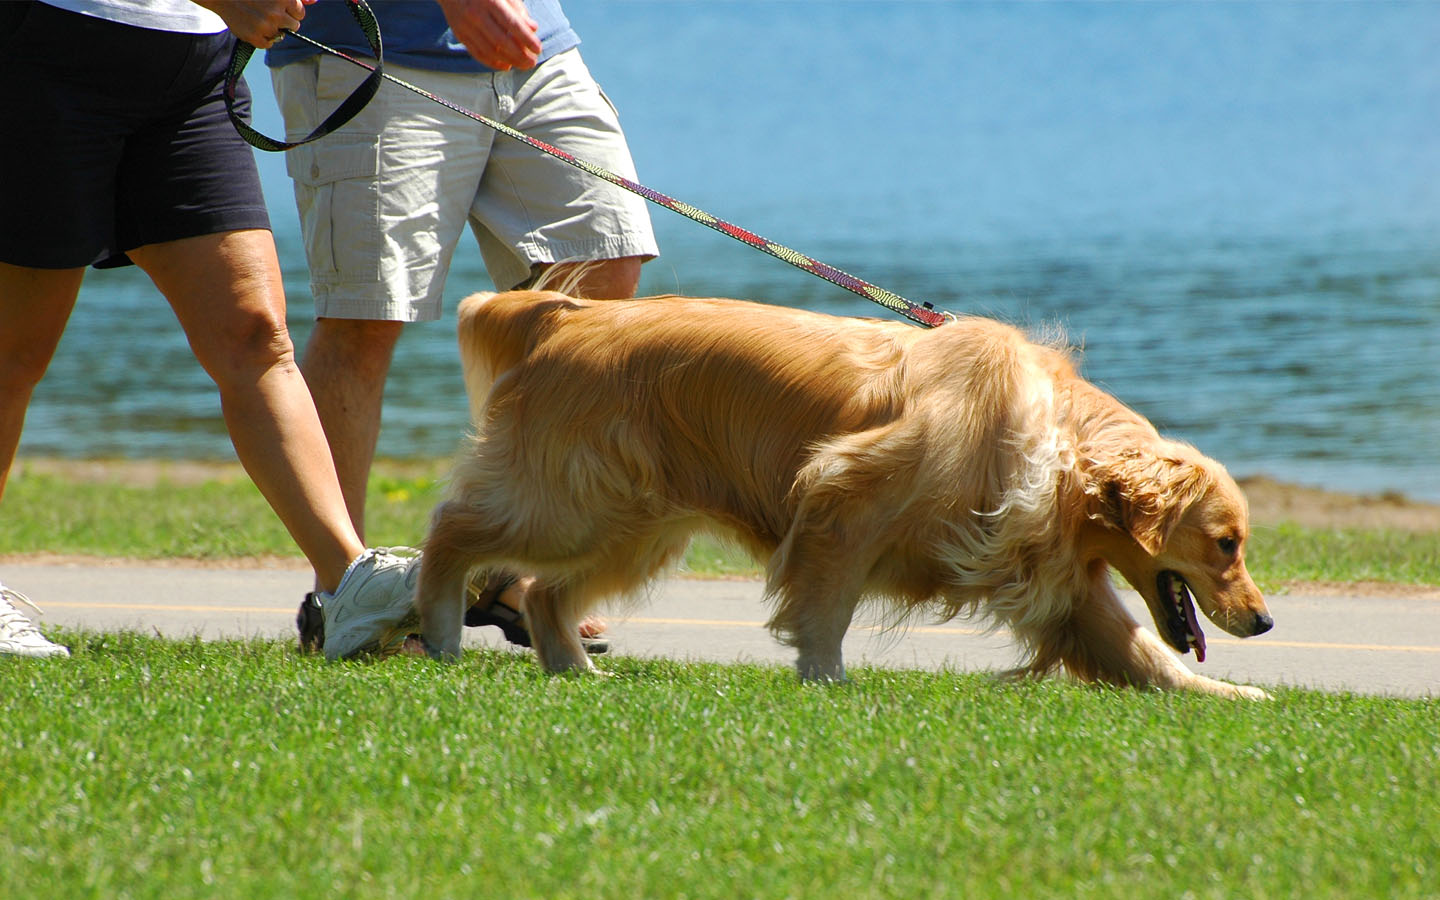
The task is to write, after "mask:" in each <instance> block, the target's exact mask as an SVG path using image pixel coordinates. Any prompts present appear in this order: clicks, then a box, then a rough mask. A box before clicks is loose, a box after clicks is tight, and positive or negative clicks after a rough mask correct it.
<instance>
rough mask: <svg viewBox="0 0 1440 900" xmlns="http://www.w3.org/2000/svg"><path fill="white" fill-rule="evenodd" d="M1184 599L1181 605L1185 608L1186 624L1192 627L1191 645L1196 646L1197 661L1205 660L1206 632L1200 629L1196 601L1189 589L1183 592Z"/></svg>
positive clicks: (1182, 597)
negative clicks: (1196, 616)
mask: <svg viewBox="0 0 1440 900" xmlns="http://www.w3.org/2000/svg"><path fill="white" fill-rule="evenodd" d="M1181 599H1182V600H1183V601H1184V602H1183V603H1181V604H1180V605H1181V606H1183V607H1184V608H1185V625H1186V627H1187V628H1189V629H1190V634H1191V636H1192V640H1191V643H1190V646H1191V647H1194V648H1195V661H1196V662H1202V663H1203V662H1204V661H1205V632H1203V631H1201V630H1200V622H1199V620H1198V619H1196V618H1195V603H1194V602H1193V601H1192V600H1191V599H1190V594H1189V592H1188V591H1186V592H1184V593H1182V594H1181Z"/></svg>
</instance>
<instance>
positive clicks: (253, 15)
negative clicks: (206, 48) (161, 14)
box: [194, 0, 315, 47]
mask: <svg viewBox="0 0 1440 900" xmlns="http://www.w3.org/2000/svg"><path fill="white" fill-rule="evenodd" d="M194 2H195V3H196V4H198V5H199V6H203V7H205V8H206V9H208V10H210V11H211V12H213V13H215V14H216V15H218V16H219V17H220V18H222V19H224V20H225V25H226V26H227V27H228V28H229V29H230V31H231V32H232V33H233V34H234V35H235V36H236V37H237V38H239V39H240V40H242V41H244V42H245V43H247V44H253V45H254V46H256V47H269V46H270V45H271V44H273V43H275V42H276V41H278V40H279V39H280V36H281V32H282V31H298V30H299V29H300V20H301V19H303V18H305V7H307V6H309V5H310V4H312V3H314V2H315V0H194Z"/></svg>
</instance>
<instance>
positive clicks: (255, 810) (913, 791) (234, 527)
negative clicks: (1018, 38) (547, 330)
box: [0, 463, 1440, 900]
mask: <svg viewBox="0 0 1440 900" xmlns="http://www.w3.org/2000/svg"><path fill="white" fill-rule="evenodd" d="M443 471H444V469H443V464H441V463H421V464H397V463H384V464H382V465H381V466H380V467H379V468H378V470H377V476H376V477H375V478H374V479H373V480H372V484H371V493H370V498H369V512H370V537H371V542H372V543H375V544H382V545H383V544H414V543H416V542H418V541H419V540H420V538H421V537H422V535H423V532H424V526H425V522H426V521H427V519H428V516H429V511H430V509H431V507H432V506H433V505H434V503H435V502H436V500H437V499H438V498H439V496H440V494H441V492H442V490H443V486H442V484H441V478H442V476H443ZM151 475H152V476H154V477H149V478H148V479H147V478H136V476H135V474H134V473H133V472H129V471H128V470H127V474H126V476H125V478H119V479H117V478H116V477H113V474H112V475H111V476H109V477H100V478H88V477H75V476H73V475H64V474H54V473H47V472H43V471H41V472H25V471H23V470H22V473H21V474H20V475H19V476H18V477H15V478H12V480H11V482H10V484H9V485H8V487H7V490H6V495H5V498H4V504H3V507H0V513H3V514H0V551H3V552H4V553H15V554H26V553H50V554H61V555H96V556H113V557H131V558H138V559H152V558H167V557H189V558H197V559H226V558H235V557H255V556H267V555H275V556H286V557H297V553H296V551H295V549H294V546H293V543H292V542H291V540H290V538H289V536H288V535H287V534H286V533H285V531H284V529H283V528H282V527H281V526H280V524H279V522H278V521H277V520H276V519H275V517H274V516H273V514H272V513H270V511H269V509H268V508H267V507H266V505H265V503H264V501H263V500H262V499H261V498H260V496H259V494H258V492H256V490H255V489H254V487H253V486H252V485H251V484H250V482H249V481H248V480H247V479H245V478H244V476H243V474H241V473H239V472H238V469H233V468H232V469H231V470H229V471H228V474H223V475H222V476H220V477H202V478H198V479H196V478H189V477H179V476H175V477H172V476H171V475H169V474H167V472H166V470H165V469H164V468H163V467H162V468H161V470H160V471H159V473H158V475H155V473H153V472H152V473H151ZM132 481H133V483H131V482H132ZM1249 559H1250V565H1251V570H1252V572H1253V573H1254V574H1255V575H1256V577H1257V580H1258V581H1259V582H1260V583H1261V585H1262V587H1265V588H1267V589H1273V588H1275V587H1278V586H1281V585H1283V584H1285V583H1287V582H1290V581H1296V580H1320V581H1334V582H1355V581H1389V582H1397V583H1414V584H1429V585H1436V584H1440V532H1437V531H1435V530H1416V529H1413V528H1411V529H1405V528H1396V529H1390V528H1386V527H1373V526H1372V527H1366V528H1350V527H1334V526H1333V525H1328V524H1327V525H1319V526H1316V525H1309V526H1307V525H1303V524H1296V523H1293V522H1277V523H1267V524H1263V525H1262V526H1261V527H1257V528H1256V529H1255V534H1254V538H1253V542H1252V545H1251V548H1250V552H1249ZM687 566H688V567H689V568H690V569H691V570H693V571H695V572H699V573H704V574H727V573H737V572H739V573H753V572H755V571H757V569H756V567H755V564H754V563H753V562H751V561H750V560H748V559H746V558H744V557H743V556H741V555H738V554H736V553H734V552H732V551H729V550H727V549H726V548H724V547H723V546H721V545H719V544H716V543H714V542H699V543H697V545H696V546H695V547H694V548H692V551H691V553H690V556H689V558H688V560H687ZM3 574H4V573H3V568H0V577H3ZM59 638H60V639H61V640H62V641H64V642H65V643H67V644H69V645H70V646H71V647H72V648H73V650H74V657H73V658H72V659H70V660H67V661H29V660H18V659H12V658H3V657H0V692H3V696H4V697H5V698H6V699H5V703H6V706H5V717H6V722H5V727H4V729H3V733H0V772H3V773H4V774H5V780H4V782H3V786H0V897H5V898H8V897H16V898H29V897H46V898H69V897H77V898H79V897H86V898H89V897H103V898H116V897H135V898H140V897H157V898H160V897H163V898H167V900H168V898H184V897H204V898H217V897H219V898H229V897H234V898H246V900H249V898H265V897H283V898H297V897H346V898H352V897H353V898H369V897H413V896H433V897H465V898H469V897H484V898H492V897H493V898H510V897H526V898H528V897H536V898H542V897H543V898H566V897H587V898H589V897H601V898H605V897H615V898H625V900H650V898H667V900H668V898H709V897H713V898H726V900H729V898H735V897H764V898H771V897H775V898H781V897H796V898H804V897H823V898H826V900H833V898H852V897H854V898H870V897H894V898H931V897H963V898H978V897H1005V898H1032V897H1063V898H1072V897H1087V896H1089V897H1102V898H1111V897H1161V898H1175V897H1200V898H1205V897H1217V898H1218V897H1227V898H1228V897H1245V898H1252V897H1267V898H1268V897H1301V896H1303V897H1306V898H1313V897H1320V898H1324V897H1336V898H1342V897H1343V898H1357V897H1384V898H1393V897H1431V898H1434V897H1440V853H1437V849H1436V848H1437V847H1440V806H1437V801H1436V798H1437V797H1440V709H1437V705H1436V704H1437V701H1436V700H1435V699H1428V700H1404V699H1392V698H1375V697H1357V696H1351V695H1339V694H1325V693H1319V692H1312V691H1302V690H1293V689H1291V690H1287V689H1281V690H1279V691H1278V692H1277V697H1276V701H1275V702H1273V703H1267V704H1253V703H1235V702H1228V701H1223V700H1219V699H1216V698H1209V697H1196V696H1176V695H1161V694H1141V693H1136V692H1130V691H1112V690H1099V689H1091V688H1082V687H1077V686H1074V685H1070V684H1067V683H1063V682H1060V681H1053V680H1052V681H1046V682H1043V683H1022V684H997V683H995V682H994V681H992V680H991V679H990V678H989V677H987V676H984V675H970V674H956V673H951V672H924V671H885V670H876V669H866V668H858V669H854V670H852V672H851V676H852V681H851V682H850V683H848V684H845V685H832V686H826V687H817V686H802V685H799V684H798V683H796V681H795V679H794V675H793V672H792V670H791V669H790V668H788V667H761V666H743V665H723V666H722V665H707V664H695V663H683V664H682V663H676V662H665V661H649V660H647V661H640V660H634V659H625V658H619V659H614V660H611V661H609V662H608V663H607V664H606V668H607V670H608V671H609V672H611V673H613V677H610V678H603V679H593V680H585V679H577V678H570V677H546V676H544V675H542V674H541V673H540V671H539V670H538V668H537V667H536V666H535V665H534V663H533V661H532V660H531V659H530V657H529V656H528V655H524V654H514V653H509V652H503V651H488V652H471V653H469V654H467V656H466V657H465V659H464V661H463V662H461V663H459V664H457V665H453V666H441V665H438V664H435V663H432V662H430V661H428V660H414V659H392V660H389V661H386V662H384V663H379V664H364V663H354V664H349V663H347V664H338V665H325V664H324V663H322V662H321V661H320V660H318V659H316V658H313V657H302V656H299V655H297V654H296V653H295V652H294V650H293V649H292V646H291V644H290V642H288V641H287V642H271V641H248V642H214V643H204V642H200V641H167V640H161V639H158V638H150V637H146V636H142V635H136V634H113V633H111V634H97V633H90V632H78V633H77V632H71V633H66V634H62V635H60V636H59Z"/></svg>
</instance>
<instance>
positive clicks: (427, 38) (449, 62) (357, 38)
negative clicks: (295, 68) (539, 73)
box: [265, 0, 580, 72]
mask: <svg viewBox="0 0 1440 900" xmlns="http://www.w3.org/2000/svg"><path fill="white" fill-rule="evenodd" d="M366 4H367V5H368V6H369V7H370V9H371V11H372V12H374V13H375V21H376V22H378V23H379V24H380V37H381V50H382V51H383V52H384V53H385V61H386V62H393V63H398V64H400V65H403V66H413V67H415V68H417V69H437V70H439V71H442V72H489V71H491V70H490V68H489V67H487V66H485V65H482V64H481V63H479V62H477V61H476V60H475V58H474V57H473V56H471V55H470V52H469V51H468V50H466V49H465V45H464V44H462V43H460V42H459V41H458V40H456V38H455V33H454V32H453V31H451V30H450V26H449V24H448V23H446V21H445V13H444V12H443V11H441V9H440V4H438V3H436V2H435V0H366ZM525 6H526V8H527V9H529V10H530V17H531V18H532V19H534V20H535V22H536V23H537V24H538V25H539V26H540V31H539V34H538V37H539V38H540V42H541V51H540V61H541V62H544V61H545V60H547V59H549V58H550V57H552V56H554V55H555V54H557V53H562V52H564V51H566V50H569V49H571V48H573V47H577V46H579V44H580V36H579V35H577V34H576V33H575V30H574V29H573V28H571V27H570V20H569V19H567V18H565V12H564V10H562V9H561V8H560V0H525ZM300 33H301V34H303V35H305V36H306V37H311V38H314V39H315V40H317V41H319V42H320V43H322V44H325V45H327V46H330V47H334V48H335V49H336V50H341V51H343V52H345V53H349V54H351V55H364V56H369V55H370V42H369V41H367V40H365V33H364V32H363V31H361V30H360V26H359V24H357V23H356V21H355V17H354V16H352V15H351V14H350V8H349V6H348V5H347V4H346V3H345V2H344V0H320V2H319V3H316V4H315V5H314V6H309V7H306V9H305V18H304V20H303V21H301V23H300ZM320 52H321V51H320V50H317V49H316V48H314V47H312V46H310V45H309V44H307V43H305V42H304V41H302V40H299V39H297V38H294V37H287V38H285V39H284V40H282V41H281V42H280V43H278V44H276V45H275V47H274V48H273V49H270V50H266V51H265V65H267V66H270V67H271V68H278V67H280V66H283V65H285V64H286V63H292V62H295V61H296V60H300V59H305V58H307V57H310V56H314V55H315V54H316V53H320Z"/></svg>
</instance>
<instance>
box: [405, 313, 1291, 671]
mask: <svg viewBox="0 0 1440 900" xmlns="http://www.w3.org/2000/svg"><path fill="white" fill-rule="evenodd" d="M459 317H460V349H461V358H462V361H463V365H464V370H465V382H466V388H467V390H468V392H469V395H470V401H471V405H472V412H473V417H474V422H475V427H476V434H475V436H474V438H473V440H472V442H471V444H470V446H469V447H468V450H467V451H466V452H465V453H464V454H463V455H462V459H461V460H460V462H459V463H458V464H457V467H456V471H455V480H454V487H453V495H452V498H451V499H450V500H448V501H447V502H445V503H443V504H441V505H440V506H439V507H437V509H436V511H435V516H434V520H433V522H432V526H431V530H430V533H429V535H428V537H427V538H426V542H425V548H424V549H425V555H424V559H425V564H424V566H423V567H422V572H421V580H420V588H419V595H418V604H419V608H420V611H421V617H422V630H423V637H424V639H425V641H426V644H427V646H428V647H429V648H430V650H431V652H432V653H434V654H435V655H438V656H442V657H454V656H457V655H458V654H459V652H460V643H459V641H460V622H461V616H462V614H463V601H462V597H463V586H464V581H465V579H466V577H467V574H468V573H469V572H471V571H472V569H474V568H476V567H482V566H483V567H489V566H508V567H511V568H513V569H515V570H518V571H526V572H533V573H535V574H536V575H537V576H538V578H539V581H538V583H537V585H536V587H535V588H533V589H532V590H531V592H530V594H529V596H528V598H527V607H528V612H527V616H528V621H529V625H530V628H531V631H532V634H533V637H534V640H535V648H536V651H537V653H538V655H539V658H540V662H541V663H542V665H544V666H545V667H546V668H547V669H550V670H552V671H559V670H571V669H574V670H588V669H589V668H590V667H591V665H590V661H589V659H588V657H587V656H586V654H585V653H584V651H583V649H582V648H581V647H580V644H579V642H578V639H577V638H576V634H577V627H576V626H577V623H578V622H579V620H580V618H581V617H582V616H583V615H584V613H585V612H586V611H587V610H589V609H590V608H591V607H592V606H593V605H594V604H595V603H597V602H598V601H600V600H602V599H604V598H606V597H608V596H613V595H633V594H634V593H635V592H637V591H638V590H639V589H640V588H641V587H643V586H644V585H645V584H646V583H647V582H648V581H650V580H651V579H652V578H653V577H654V576H655V575H656V574H657V573H659V572H660V571H661V570H662V569H664V568H665V567H666V566H667V565H669V564H671V563H673V562H674V561H675V560H676V559H677V558H678V557H679V555H680V554H681V553H682V552H683V550H684V548H685V546H686V543H687V541H688V540H689V538H690V537H691V536H692V534H694V533H695V532H696V531H697V530H704V529H714V530H718V531H720V532H722V533H727V534H730V535H733V536H734V537H735V538H736V539H738V540H739V541H740V543H741V544H742V545H743V546H744V547H745V548H747V549H748V550H750V551H751V552H753V553H754V554H756V556H757V558H759V559H763V560H768V567H767V584H766V589H767V597H768V599H769V601H770V602H771V603H772V604H773V614H772V616H771V618H770V621H769V628H770V629H771V631H772V632H773V633H774V634H775V635H776V637H777V638H778V639H780V640H781V641H783V642H785V643H787V644H790V645H793V646H794V647H796V649H797V650H798V663H797V664H798V667H799V670H800V674H801V676H802V677H805V678H836V679H838V678H842V677H843V676H844V666H843V662H842V660H841V651H840V644H841V638H842V637H843V635H844V633H845V631H846V629H847V628H848V627H849V625H850V622H851V618H852V616H853V614H854V612H855V610H856V607H857V605H858V604H859V603H860V602H861V601H862V599H867V598H868V599H875V600H883V601H885V602H888V603H890V604H894V606H892V607H890V609H891V610H894V611H898V612H899V613H901V614H908V613H911V612H918V613H921V614H933V615H934V616H936V617H938V618H940V619H947V618H950V617H953V616H955V615H957V614H963V613H982V614H984V615H986V616H988V617H989V618H990V620H991V622H993V624H995V625H996V626H997V627H999V626H1004V627H1007V628H1009V629H1010V630H1011V631H1012V632H1013V633H1014V635H1015V636H1016V638H1017V639H1018V640H1019V641H1020V642H1021V644H1022V646H1023V647H1024V648H1025V650H1026V651H1027V659H1026V661H1025V664H1024V666H1023V667H1022V668H1021V669H1019V670H1017V672H1028V673H1034V674H1042V673H1047V672H1051V671H1053V670H1056V669H1058V668H1059V667H1061V666H1063V667H1064V668H1065V669H1066V670H1068V671H1069V672H1070V673H1071V674H1072V675H1073V676H1075V677H1077V678H1080V679H1084V680H1091V681H1099V682H1106V683H1111V684H1123V685H1135V686H1147V685H1148V686H1155V687H1160V688H1183V689H1193V690H1201V691H1208V692H1212V693H1218V694H1225V695H1229V696H1247V697H1263V696H1265V695H1264V693H1263V692H1262V691H1258V690H1256V689H1255V688H1248V687H1238V686H1235V685H1230V684H1226V683H1224V682H1220V681H1216V680H1213V679H1209V678H1204V677H1201V676H1197V675H1195V674H1193V673H1191V672H1190V671H1189V670H1188V669H1187V668H1186V667H1185V666H1184V665H1182V664H1181V662H1180V660H1179V659H1178V657H1177V655H1176V654H1175V653H1173V652H1171V650H1170V649H1169V648H1167V646H1166V645H1165V643H1164V642H1162V641H1161V640H1160V639H1159V638H1157V637H1156V636H1155V635H1154V634H1152V633H1150V632H1148V631H1146V630H1144V629H1142V628H1141V627H1140V626H1139V625H1138V624H1137V623H1136V622H1135V621H1134V620H1133V619H1132V617H1131V616H1130V615H1129V614H1128V613H1127V612H1126V611H1125V610H1124V608H1123V607H1122V606H1121V604H1120V602H1119V600H1118V598H1117V597H1116V595H1115V592H1114V590H1113V588H1112V586H1111V582H1110V575H1109V568H1110V567H1111V566H1114V567H1115V568H1116V569H1118V570H1119V571H1120V573H1121V574H1122V575H1123V576H1124V577H1125V578H1126V579H1127V580H1128V581H1129V582H1130V583H1131V584H1132V585H1133V586H1134V587H1135V588H1136V589H1137V590H1138V591H1139V592H1140V593H1141V594H1142V595H1143V596H1144V597H1145V599H1146V601H1147V603H1148V604H1149V606H1150V608H1151V610H1152V613H1153V614H1154V616H1155V621H1156V625H1157V628H1158V629H1159V630H1160V632H1161V633H1162V634H1166V635H1167V636H1168V637H1169V641H1170V644H1171V646H1174V647H1176V648H1177V649H1180V650H1182V651H1183V650H1184V649H1185V648H1186V647H1185V642H1186V639H1185V637H1184V631H1183V627H1182V630H1181V632H1180V633H1179V634H1176V632H1175V628H1176V627H1177V622H1180V620H1181V619H1182V618H1183V617H1181V616H1180V614H1179V613H1176V612H1173V611H1172V609H1173V606H1174V604H1173V601H1172V600H1171V599H1169V598H1167V597H1166V596H1165V594H1164V585H1163V583H1162V582H1163V579H1162V573H1175V574H1178V575H1179V576H1182V577H1183V579H1184V581H1185V583H1186V584H1187V585H1188V586H1189V588H1190V589H1191V590H1193V592H1194V595H1195V598H1196V600H1197V601H1198V603H1199V605H1200V608H1201V609H1202V610H1203V611H1204V613H1205V614H1206V615H1207V616H1209V618H1210V619H1211V620H1213V621H1215V622H1216V623H1217V624H1219V625H1221V626H1222V627H1224V628H1225V629H1226V630H1227V631H1229V632H1231V633H1233V634H1237V635H1242V636H1244V635H1250V634H1257V633H1260V632H1262V631H1264V630H1266V629H1268V628H1269V627H1270V618H1269V615H1268V613H1267V611H1266V608H1265V604H1264V600H1263V599H1262V597H1261V596H1260V593H1259V591H1258V590H1257V589H1256V587H1255V585H1254V582H1253V581H1252V580H1251V579H1250V576H1249V574H1248V573H1247V571H1246V569H1245V564H1244V547H1245V540H1246V538H1247V537H1248V530H1249V525H1248V517H1247V510H1246V506H1245V501H1244V498H1243V497H1242V496H1241V494H1240V492H1239V489H1238V488H1237V487H1236V485H1235V483H1234V481H1233V480H1232V479H1231V478H1230V476H1229V475H1228V474H1227V473H1226V472H1225V470H1224V468H1223V467H1222V466H1221V465H1220V464H1219V463H1217V462H1215V461H1213V460H1210V459H1208V458H1206V457H1204V456H1202V455H1201V454H1200V453H1199V452H1198V451H1196V450H1195V449H1194V448H1192V447H1190V446H1188V445H1185V444H1182V443H1178V442H1174V441H1169V440H1166V439H1164V438H1162V437H1160V436H1159V435H1158V434H1157V433H1156V431H1155V429H1154V428H1153V427H1152V426H1151V425H1150V423H1149V422H1147V421H1146V420H1145V419H1143V418H1142V417H1141V416H1139V415H1138V414H1136V413H1134V412H1133V411H1131V410H1130V409H1128V408H1126V407H1125V406H1123V405H1121V404H1120V403H1119V402H1118V401H1117V400H1115V399H1114V398H1112V397H1111V396H1109V395H1108V394H1106V393H1104V392H1102V391H1101V390H1099V389H1098V388H1096V387H1094V386H1092V385H1091V384H1089V383H1087V382H1085V381H1084V380H1082V379H1081V378H1080V377H1079V376H1078V375H1077V374H1076V372H1075V370H1074V367H1073V365H1072V363H1071V361H1070V359H1069V358H1068V356H1067V354H1066V353H1065V352H1064V351H1062V350H1060V349H1056V348H1054V347H1049V346H1044V345H1041V344H1037V343H1033V342H1031V341H1029V340H1027V339H1026V338H1025V337H1024V336H1023V335H1022V334H1021V333H1020V332H1019V331H1018V330H1016V329H1014V328H1011V327H1009V326H1006V325H1003V324H1000V323H998V322H994V321H990V320H986V319H980V318H966V319H961V320H959V321H956V322H952V323H950V324H946V325H944V326H942V327H939V328H936V329H933V330H928V331H926V330H921V329H917V328H914V327H912V326H909V325H905V324H900V323H887V322H877V321H871V320H857V319H846V318H837V317H833V316H826V315H819V314H815V313H810V312H803V311H797V310H791V309H784V308H779V307H773V306H763V305H758V304H753V303H746V302H742V301H737V300H720V299H703V300H702V299H687V298H681V297H654V298H645V299H639V300H627V301H586V300H577V299H574V298H571V297H568V296H565V295H563V294H560V293H555V292H545V291H516V292H510V293H505V294H493V295H492V294H478V295H475V296H473V297H470V298H468V299H467V300H465V301H464V302H463V303H462V304H461V306H460V314H459ZM1167 577H1168V576H1167Z"/></svg>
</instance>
